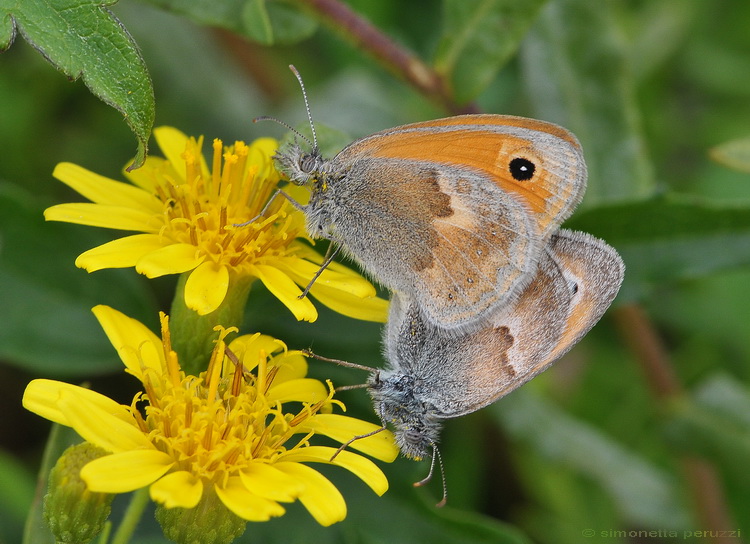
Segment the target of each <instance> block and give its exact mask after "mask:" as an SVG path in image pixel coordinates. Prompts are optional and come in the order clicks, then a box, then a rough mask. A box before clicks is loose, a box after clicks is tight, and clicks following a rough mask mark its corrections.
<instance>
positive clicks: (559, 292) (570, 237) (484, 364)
mask: <svg viewBox="0 0 750 544" xmlns="http://www.w3.org/2000/svg"><path fill="white" fill-rule="evenodd" d="M623 272H624V266H623V264H622V260H621V259H620V257H619V255H617V252H616V251H615V250H614V249H612V248H611V247H610V246H608V245H607V244H605V243H604V242H602V241H601V240H598V239H596V238H594V237H593V236H589V235H587V234H584V233H578V232H571V231H565V230H561V231H560V232H559V233H558V234H557V235H555V236H553V237H552V240H551V242H550V244H549V246H548V248H547V250H546V251H545V252H544V254H543V256H542V258H541V259H540V262H539V268H538V270H537V273H536V274H535V276H534V278H533V280H532V281H531V282H530V283H529V284H528V285H527V286H526V287H525V288H524V290H523V291H522V292H521V294H520V295H519V297H518V299H517V301H516V302H515V303H514V304H512V305H511V306H509V307H506V308H503V309H502V310H501V311H499V312H497V313H495V314H494V315H493V316H492V318H491V319H490V321H489V322H488V324H487V325H485V326H484V327H483V328H481V329H480V330H478V331H475V332H471V333H468V334H463V335H457V336H451V335H449V334H447V333H446V332H445V331H442V330H441V329H438V328H435V327H430V326H429V325H425V324H424V322H420V321H419V319H418V313H417V312H416V310H414V309H410V308H409V306H405V307H403V306H397V307H396V309H395V310H394V312H395V313H396V316H392V318H395V319H394V320H395V322H396V323H400V324H401V328H400V330H398V331H394V330H391V331H390V332H389V333H388V336H387V343H388V344H389V345H392V346H395V347H391V348H390V349H389V350H388V356H389V357H391V360H397V361H398V362H399V363H398V364H399V365H400V366H401V368H402V369H404V372H405V373H407V374H410V375H413V376H415V377H416V378H417V381H419V382H421V383H422V389H421V391H420V394H421V396H422V400H423V401H424V402H426V403H429V404H431V405H432V406H434V411H435V414H436V415H438V416H439V417H446V418H447V417H457V416H460V415H462V414H466V413H470V412H473V411H476V410H478V409H480V408H482V407H484V406H486V405H488V404H490V403H492V402H494V401H495V400H497V399H498V398H500V397H502V396H504V395H506V394H508V393H510V392H511V391H513V390H515V389H517V388H518V387H520V386H521V385H523V384H524V383H526V382H528V381H529V380H530V379H532V378H533V377H534V376H536V375H537V374H539V373H540V372H543V371H544V370H545V369H547V368H548V367H549V366H550V365H551V364H552V363H553V362H555V361H556V360H557V359H558V358H559V357H561V356H562V355H563V354H564V353H565V352H567V351H568V350H569V349H570V348H571V347H572V346H573V345H574V344H575V343H576V342H578V340H580V339H581V338H582V337H583V335H585V334H586V333H587V332H588V331H589V330H590V329H591V327H593V326H594V324H596V322H597V321H598V320H599V319H600V318H601V316H602V315H603V314H604V312H605V311H606V309H607V308H608V307H609V305H610V303H611V302H612V300H613V299H614V297H615V295H616V294H617V291H618V289H619V286H620V283H621V282H622V277H623ZM404 308H405V309H404ZM404 316H408V318H404ZM399 317H400V321H399ZM389 327H390V324H389ZM414 331H418V332H417V334H416V335H415V334H412V333H413V332H414ZM415 338H416V339H420V338H421V339H422V340H421V342H420V343H417V345H416V346H415V345H414V342H413V340H414V339H415ZM409 341H412V344H411V345H410V344H409Z"/></svg>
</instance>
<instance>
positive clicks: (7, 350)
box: [0, 184, 157, 376]
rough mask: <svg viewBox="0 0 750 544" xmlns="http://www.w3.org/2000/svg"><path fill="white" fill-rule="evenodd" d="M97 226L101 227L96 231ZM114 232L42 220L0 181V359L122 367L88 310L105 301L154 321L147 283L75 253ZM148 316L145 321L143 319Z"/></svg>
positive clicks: (45, 366) (57, 366) (63, 366)
mask: <svg viewBox="0 0 750 544" xmlns="http://www.w3.org/2000/svg"><path fill="white" fill-rule="evenodd" d="M97 230H98V229H97ZM110 239H112V235H111V234H105V233H101V232H97V231H96V230H94V229H90V228H86V227H84V226H82V225H66V224H61V223H45V221H44V219H43V217H42V209H41V208H40V207H39V206H38V205H37V204H36V203H34V202H33V200H32V199H31V198H30V197H29V196H28V195H27V194H25V193H23V192H21V191H20V190H18V189H17V188H14V187H13V186H10V185H3V184H0V300H2V301H3V326H2V327H0V358H2V359H3V361H4V362H6V363H10V364H14V365H17V366H20V367H23V368H25V369H26V370H27V371H33V372H34V373H36V374H42V375H56V376H64V375H71V374H79V375H80V374H87V375H89V376H92V375H98V374H101V373H103V372H108V371H112V370H116V369H118V368H120V363H119V362H118V358H117V354H116V352H115V350H114V348H113V347H112V345H111V344H110V343H109V341H108V340H107V337H106V336H105V335H104V333H103V332H102V330H101V327H100V326H99V324H98V322H97V321H96V319H95V318H94V316H93V314H92V313H91V308H92V307H93V306H95V305H96V304H108V305H110V306H112V307H114V308H117V309H118V310H120V311H123V312H125V313H126V314H128V315H130V316H132V317H135V318H139V319H141V320H145V321H146V322H149V323H155V322H156V319H157V313H156V304H155V301H154V299H153V295H152V293H151V291H150V290H149V289H148V285H149V284H148V283H147V282H146V281H145V280H144V279H143V278H140V277H138V274H136V273H135V271H133V270H102V271H100V272H95V273H93V274H88V273H86V272H85V271H83V270H81V269H78V268H76V267H75V265H74V260H75V258H76V256H77V255H78V253H80V252H81V251H83V250H85V249H89V248H91V247H94V246H96V245H99V244H101V243H103V242H104V241H107V240H110ZM144 316H145V319H144Z"/></svg>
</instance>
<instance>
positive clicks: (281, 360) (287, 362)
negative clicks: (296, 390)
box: [273, 351, 307, 384]
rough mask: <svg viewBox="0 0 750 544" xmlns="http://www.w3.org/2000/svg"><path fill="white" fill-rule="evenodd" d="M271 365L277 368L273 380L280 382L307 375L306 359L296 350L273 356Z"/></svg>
mask: <svg viewBox="0 0 750 544" xmlns="http://www.w3.org/2000/svg"><path fill="white" fill-rule="evenodd" d="M273 366H276V367H278V368H279V371H278V373H277V374H276V377H275V378H274V380H273V382H274V383H276V384H280V383H283V382H286V381H289V380H296V379H297V378H304V377H305V376H306V375H307V359H305V357H303V356H302V354H301V353H300V352H298V351H288V352H286V353H282V354H280V355H277V356H276V357H274V358H273Z"/></svg>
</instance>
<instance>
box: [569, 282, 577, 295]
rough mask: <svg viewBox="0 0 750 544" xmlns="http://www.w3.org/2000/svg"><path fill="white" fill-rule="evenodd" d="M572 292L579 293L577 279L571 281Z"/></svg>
mask: <svg viewBox="0 0 750 544" xmlns="http://www.w3.org/2000/svg"><path fill="white" fill-rule="evenodd" d="M570 292H571V293H572V294H574V295H575V294H576V293H578V282H575V281H572V282H570Z"/></svg>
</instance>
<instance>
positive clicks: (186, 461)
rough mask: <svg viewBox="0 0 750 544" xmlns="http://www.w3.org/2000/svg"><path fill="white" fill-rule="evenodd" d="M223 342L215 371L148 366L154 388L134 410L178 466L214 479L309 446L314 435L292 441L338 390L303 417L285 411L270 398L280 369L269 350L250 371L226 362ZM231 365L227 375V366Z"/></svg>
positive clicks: (147, 383) (306, 407)
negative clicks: (196, 373) (270, 358)
mask: <svg viewBox="0 0 750 544" xmlns="http://www.w3.org/2000/svg"><path fill="white" fill-rule="evenodd" d="M225 332H226V331H225ZM223 346H224V344H223V341H219V342H218V343H217V347H216V349H215V350H214V354H213V357H212V359H211V363H210V364H209V368H208V369H207V370H206V372H203V373H201V374H200V376H197V377H196V376H192V375H185V374H184V373H183V372H182V371H180V370H179V369H177V367H176V366H172V367H171V371H170V372H169V373H168V375H164V374H160V373H158V372H156V371H148V370H147V371H146V372H145V374H144V380H143V384H144V387H145V389H146V393H145V394H143V395H140V394H139V395H137V396H136V398H135V399H134V401H133V407H132V409H133V413H134V414H135V416H136V419H137V420H138V422H139V425H140V427H141V429H142V430H143V431H144V432H146V433H148V434H149V437H150V440H151V441H152V443H153V444H154V445H155V446H156V447H157V448H158V449H159V450H161V451H163V452H165V453H167V454H168V455H169V456H170V457H172V458H173V459H174V461H175V463H176V464H177V469H178V470H187V471H189V472H190V473H192V474H194V475H195V476H198V477H200V478H202V479H204V480H206V481H210V482H214V483H215V482H217V481H222V480H224V481H225V480H226V478H228V477H229V476H232V475H233V474H234V473H236V472H237V471H239V470H241V469H242V468H244V467H246V466H247V465H248V463H250V462H253V461H259V460H260V461H265V462H273V460H274V459H275V458H276V457H277V456H278V455H279V454H281V453H283V452H285V451H287V450H288V449H295V448H297V447H300V446H303V445H304V444H306V443H307V439H308V438H309V435H308V436H305V435H303V437H302V438H301V439H300V440H297V441H291V445H290V439H291V438H292V436H293V435H294V434H295V429H296V428H297V427H298V426H299V425H301V424H302V423H304V422H305V421H306V420H307V419H309V418H310V417H312V416H314V415H315V414H316V413H317V412H318V411H319V410H320V409H321V408H323V407H324V406H326V405H329V404H330V402H331V397H332V395H333V391H330V393H329V395H328V398H326V399H323V400H322V401H320V402H317V403H315V404H310V403H302V408H301V410H299V412H298V413H296V414H292V413H285V412H284V411H283V406H282V403H281V402H278V401H275V402H274V401H271V400H270V399H269V397H268V391H269V390H270V389H271V387H272V385H273V381H274V378H275V376H276V374H277V371H278V370H279V367H277V366H269V365H268V361H267V358H266V357H265V355H264V354H262V356H261V357H260V358H259V364H258V368H257V370H256V372H255V373H249V372H243V370H242V369H243V367H242V365H241V364H238V365H234V364H228V365H227V366H224V365H223V364H222V362H223V359H224V357H223V355H224V352H223V350H224V347H223ZM165 347H167V346H166V345H165ZM168 366H169V365H168ZM229 367H231V370H230V371H229V372H228V375H227V376H222V368H224V369H226V368H229ZM175 372H177V373H178V374H179V379H177V380H175V378H176V377H177V376H175ZM140 400H145V401H147V402H148V404H147V405H146V406H145V413H146V418H145V420H144V419H143V418H142V416H141V414H140V411H139V410H137V408H136V406H135V405H136V403H137V402H138V401H140Z"/></svg>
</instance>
